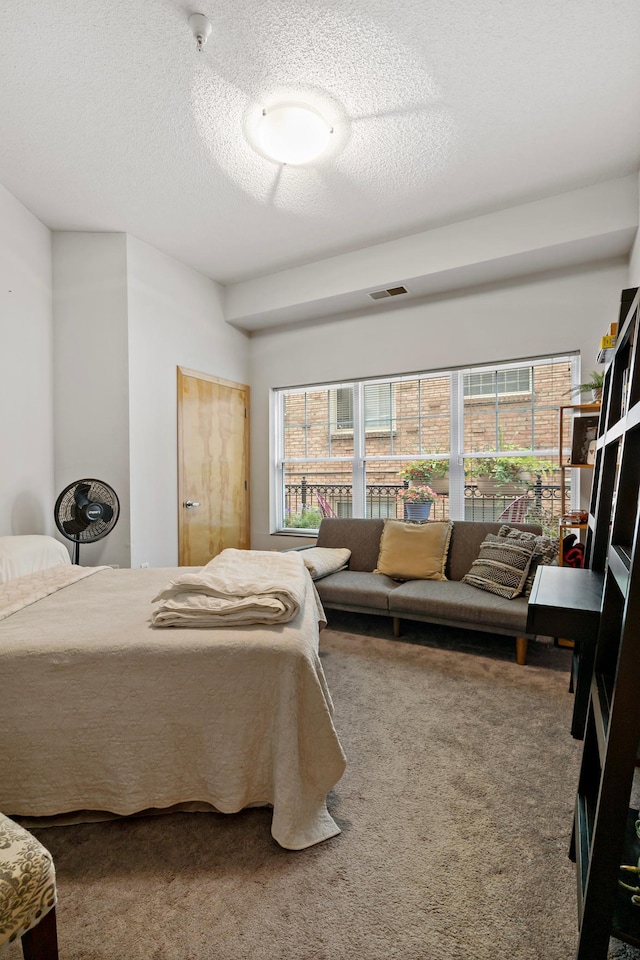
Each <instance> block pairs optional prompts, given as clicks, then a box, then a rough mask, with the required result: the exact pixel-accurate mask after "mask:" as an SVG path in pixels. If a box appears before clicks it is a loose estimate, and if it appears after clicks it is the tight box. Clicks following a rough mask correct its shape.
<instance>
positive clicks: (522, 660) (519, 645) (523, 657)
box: [516, 637, 529, 667]
mask: <svg viewBox="0 0 640 960" xmlns="http://www.w3.org/2000/svg"><path fill="white" fill-rule="evenodd" d="M528 646H529V641H528V640H527V638H526V637H516V663H517V664H519V665H520V666H521V667H524V666H525V665H526V663H527V648H528Z"/></svg>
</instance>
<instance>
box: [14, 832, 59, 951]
mask: <svg viewBox="0 0 640 960" xmlns="http://www.w3.org/2000/svg"><path fill="white" fill-rule="evenodd" d="M56 900H57V892H56V874H55V869H54V866H53V859H52V857H51V854H50V853H49V851H48V850H47V849H46V848H45V847H43V846H42V844H41V843H40V842H39V841H38V840H36V838H35V837H34V836H32V834H30V833H29V831H28V830H25V829H24V827H21V826H19V825H18V824H17V823H14V821H13V820H10V819H9V818H8V817H5V816H4V814H1V813H0V957H1V956H2V955H3V952H4V950H5V949H6V944H7V943H11V942H12V941H14V940H17V939H18V937H21V938H22V953H23V955H24V958H25V960H57V957H58V938H57V932H56V909H55V908H56Z"/></svg>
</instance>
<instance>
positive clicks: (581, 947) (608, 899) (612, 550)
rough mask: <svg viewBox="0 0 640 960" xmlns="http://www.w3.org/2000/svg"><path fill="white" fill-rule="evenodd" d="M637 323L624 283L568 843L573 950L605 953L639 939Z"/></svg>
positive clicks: (581, 672) (590, 540) (590, 561)
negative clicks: (597, 582) (596, 595)
mask: <svg viewBox="0 0 640 960" xmlns="http://www.w3.org/2000/svg"><path fill="white" fill-rule="evenodd" d="M639 327H640V309H639V298H638V290H637V288H634V289H633V290H625V291H623V295H622V300H621V307H620V317H619V327H618V330H619V334H618V340H617V345H616V349H615V353H614V355H613V358H612V360H611V363H610V365H609V367H608V368H607V373H606V377H605V384H604V391H603V397H602V410H601V415H600V423H599V437H598V444H597V451H596V461H595V465H594V482H593V488H592V493H591V503H590V511H589V521H588V529H587V538H586V557H587V567H588V568H589V570H590V571H591V575H592V576H593V575H595V576H597V577H601V578H602V599H601V610H600V616H599V618H598V629H597V638H596V640H595V643H592V644H590V645H589V646H588V649H587V651H586V655H584V656H581V657H580V662H579V664H578V684H577V689H578V687H580V688H581V689H582V690H583V715H584V716H585V723H584V730H583V734H584V744H583V752H582V763H581V768H580V778H579V782H578V791H577V797H576V807H575V815H574V830H573V838H572V844H571V855H572V857H573V858H574V859H575V861H576V877H577V891H578V924H579V942H578V950H577V955H576V960H605V958H606V956H607V952H608V948H609V938H610V936H612V935H614V936H616V937H618V938H619V939H620V940H623V941H625V942H627V943H630V944H633V945H635V946H640V906H636V905H635V904H634V903H632V901H631V897H632V893H631V892H630V891H629V890H625V889H624V888H623V887H622V886H621V884H620V883H619V880H623V881H625V882H626V883H630V885H631V886H633V885H634V880H633V877H634V876H635V875H634V874H630V873H626V874H625V873H623V872H621V870H620V865H621V864H623V863H625V864H634V863H637V862H638V856H639V853H640V842H639V841H638V838H637V836H636V831H635V821H636V820H637V819H638V813H637V811H636V810H634V809H630V808H629V804H630V798H631V791H632V786H633V777H634V771H635V768H636V757H637V755H638V745H639V743H640V537H639V527H640V503H639V493H640V358H638V341H639V340H640V329H639ZM583 652H584V651H583ZM587 691H588V699H587ZM577 705H578V704H577V700H576V707H577ZM574 714H575V711H574ZM630 878H632V879H631V880H630ZM637 885H638V886H640V877H638V878H637Z"/></svg>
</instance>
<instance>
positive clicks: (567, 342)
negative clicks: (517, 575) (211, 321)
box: [250, 260, 628, 550]
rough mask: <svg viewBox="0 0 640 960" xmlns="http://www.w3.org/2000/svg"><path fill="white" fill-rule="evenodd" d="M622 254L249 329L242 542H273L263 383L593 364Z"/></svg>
mask: <svg viewBox="0 0 640 960" xmlns="http://www.w3.org/2000/svg"><path fill="white" fill-rule="evenodd" d="M627 282H628V268H627V263H626V260H625V261H615V262H613V263H609V264H608V265H601V266H599V267H596V266H590V267H589V268H585V269H584V270H579V271H573V272H570V273H563V274H558V275H546V276H541V277H539V278H537V279H535V280H532V279H530V278H529V279H527V280H525V281H521V282H517V281H513V282H511V283H502V284H500V285H496V286H494V287H486V288H476V289H475V290H467V291H464V292H462V293H458V294H457V295H446V296H442V297H440V298H433V299H431V300H429V301H427V302H424V303H421V304H412V305H411V306H409V305H407V306H406V307H404V308H403V309H394V310H388V311H386V312H381V311H380V310H379V309H376V310H375V311H373V310H372V311H371V312H370V313H369V314H368V315H367V316H364V317H357V318H353V319H351V320H342V321H330V322H327V323H325V324H318V325H316V326H313V327H306V328H303V329H289V330H287V331H279V332H274V333H271V334H269V333H266V332H265V333H261V334H258V335H254V337H253V338H252V339H251V341H250V350H251V389H252V410H253V413H252V424H251V427H252V429H251V436H252V441H251V462H252V471H251V477H252V480H251V487H252V501H251V508H252V517H253V518H254V519H253V524H252V547H253V548H254V549H258V550H261V549H277V548H282V547H286V546H287V545H290V543H291V540H290V538H287V537H283V536H273V535H270V527H269V520H268V518H269V516H270V489H269V484H270V470H269V464H270V458H271V453H270V449H269V390H270V388H271V387H281V386H291V385H297V384H305V383H322V382H326V381H336V380H340V379H349V378H352V377H369V376H376V375H383V374H401V373H410V372H412V371H420V370H437V369H447V368H449V367H451V366H460V365H466V364H473V363H483V362H491V361H500V360H513V359H519V358H526V357H535V356H540V355H547V354H554V353H557V354H559V353H565V352H566V351H575V350H578V351H579V352H580V354H581V356H582V358H583V360H582V368H583V373H588V372H589V371H590V370H591V369H593V368H594V366H595V357H596V353H597V350H598V347H599V344H600V337H601V336H602V334H603V333H605V332H606V331H607V330H608V328H609V323H610V322H611V320H613V319H615V317H616V316H617V313H618V306H619V301H620V291H621V289H622V288H623V287H625V286H626V285H627Z"/></svg>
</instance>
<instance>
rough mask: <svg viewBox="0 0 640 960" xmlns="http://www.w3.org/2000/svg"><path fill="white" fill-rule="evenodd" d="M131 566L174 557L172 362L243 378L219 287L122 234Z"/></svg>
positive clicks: (241, 357)
mask: <svg viewBox="0 0 640 960" xmlns="http://www.w3.org/2000/svg"><path fill="white" fill-rule="evenodd" d="M127 276H128V281H127V282H128V306H129V425H130V433H129V442H130V453H129V459H130V465H131V566H134V567H135V566H139V565H140V564H141V563H149V564H150V566H174V565H175V564H177V562H178V512H177V511H178V464H177V394H176V376H177V367H178V366H181V367H187V368H189V369H192V370H197V371H199V372H201V373H208V374H212V375H213V376H217V377H222V378H224V379H226V380H233V381H235V382H238V383H248V382H249V363H248V347H247V344H248V338H247V336H246V335H245V334H243V333H240V332H239V331H238V330H235V329H234V328H233V327H230V326H229V325H228V324H227V323H225V321H224V317H223V313H222V293H223V290H222V287H221V286H220V285H219V284H217V283H215V282H214V281H213V280H209V279H208V278H207V277H204V276H203V275H202V274H200V273H197V272H196V271H195V270H192V269H190V268H189V267H186V266H184V265H183V264H181V263H179V262H178V261H177V260H174V259H172V258H171V257H168V256H166V255H165V254H162V253H159V252H158V251H157V250H155V249H154V248H153V247H150V246H149V245H148V244H146V243H142V242H141V241H139V240H136V239H134V238H132V237H128V238H127Z"/></svg>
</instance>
